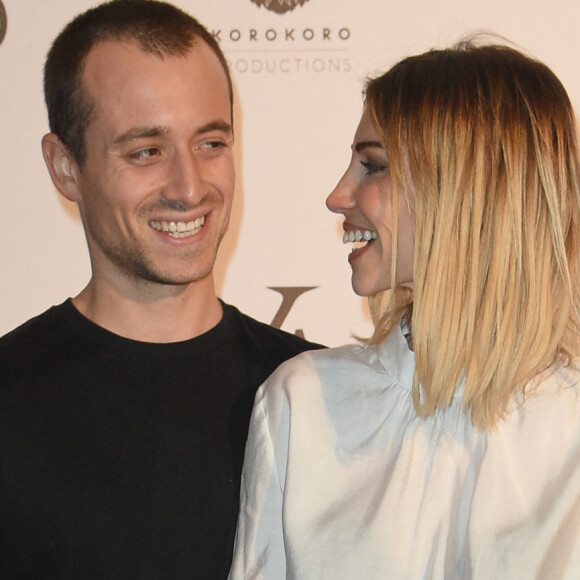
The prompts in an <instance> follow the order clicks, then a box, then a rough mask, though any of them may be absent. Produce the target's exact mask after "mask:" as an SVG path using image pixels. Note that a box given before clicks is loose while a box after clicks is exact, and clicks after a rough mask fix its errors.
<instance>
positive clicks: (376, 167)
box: [360, 161, 387, 175]
mask: <svg viewBox="0 0 580 580" xmlns="http://www.w3.org/2000/svg"><path fill="white" fill-rule="evenodd" d="M360 163H361V165H362V166H363V167H364V168H365V175H371V174H373V173H378V172H379V171H385V169H387V165H386V164H385V163H379V162H378V161H361V162H360Z"/></svg>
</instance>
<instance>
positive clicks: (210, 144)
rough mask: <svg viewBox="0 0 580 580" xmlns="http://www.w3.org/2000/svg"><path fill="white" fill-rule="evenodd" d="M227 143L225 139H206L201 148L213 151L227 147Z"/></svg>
mask: <svg viewBox="0 0 580 580" xmlns="http://www.w3.org/2000/svg"><path fill="white" fill-rule="evenodd" d="M225 146H226V144H225V143H224V142H223V141H218V140H216V141H205V142H204V143H202V144H201V145H200V146H199V148H200V149H205V150H209V151H213V150H216V149H220V148H222V147H225Z"/></svg>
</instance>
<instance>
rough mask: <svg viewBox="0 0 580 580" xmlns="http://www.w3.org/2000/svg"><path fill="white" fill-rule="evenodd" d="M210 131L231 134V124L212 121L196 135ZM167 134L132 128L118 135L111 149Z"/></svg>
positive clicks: (158, 129)
mask: <svg viewBox="0 0 580 580" xmlns="http://www.w3.org/2000/svg"><path fill="white" fill-rule="evenodd" d="M212 131H221V132H223V133H228V134H230V133H232V132H233V130H232V125H231V123H226V122H225V121H212V122H210V123H208V124H207V125H204V126H203V127H200V128H199V129H198V131H197V132H198V134H200V135H203V134H205V133H211V132H212ZM168 133H169V129H168V128H167V127H162V126H159V127H133V128H132V129H129V130H128V131H126V132H125V133H122V134H121V135H119V136H118V137H117V138H116V139H115V140H114V141H113V147H120V146H121V145H124V144H126V143H130V142H131V141H137V140H138V139H150V138H152V137H163V136H165V135H167V134H168Z"/></svg>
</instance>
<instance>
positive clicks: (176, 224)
mask: <svg viewBox="0 0 580 580" xmlns="http://www.w3.org/2000/svg"><path fill="white" fill-rule="evenodd" d="M204 223H205V216H201V217H198V218H197V219H195V220H192V221H190V222H181V221H169V222H166V221H160V222H158V221H153V220H151V221H150V222H149V225H150V226H151V227H152V228H153V229H154V230H157V231H158V232H163V233H164V234H169V235H170V236H172V237H174V238H187V237H189V236H193V235H195V234H197V233H198V232H199V231H201V228H202V227H203V224H204Z"/></svg>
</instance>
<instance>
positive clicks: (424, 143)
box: [366, 42, 580, 429]
mask: <svg viewBox="0 0 580 580" xmlns="http://www.w3.org/2000/svg"><path fill="white" fill-rule="evenodd" d="M366 102H367V106H368V107H369V109H370V111H371V114H372V115H373V117H374V121H375V124H376V126H377V129H378V131H379V135H381V138H382V140H383V144H384V147H385V151H386V152H387V156H388V158H389V162H390V165H391V172H392V176H391V178H392V183H396V184H397V186H398V187H396V188H394V191H393V198H394V199H395V201H394V204H396V203H401V200H399V201H398V202H397V201H396V198H397V196H398V197H401V195H404V193H403V192H406V191H409V190H410V188H411V187H412V190H413V192H414V193H413V195H412V196H408V199H407V203H409V204H410V206H411V209H412V211H413V213H414V218H415V258H414V280H413V284H414V289H413V291H412V292H410V291H409V290H407V289H403V288H394V289H393V290H392V291H391V295H390V297H389V300H388V301H387V304H386V306H384V307H382V308H380V309H379V307H378V306H377V305H378V304H379V303H380V299H379V297H374V298H373V299H372V300H371V310H372V311H373V312H374V315H375V318H376V324H375V333H374V335H373V337H372V338H371V340H370V342H375V343H376V342H379V341H380V340H382V339H384V337H385V336H386V335H387V334H388V333H389V332H391V330H392V329H393V327H394V326H395V325H396V324H398V323H399V321H400V318H401V315H402V314H403V313H404V312H407V315H408V316H407V317H408V318H409V324H410V328H411V336H412V341H413V349H414V351H415V356H416V370H415V377H414V383H413V397H414V403H415V407H416V409H417V411H418V413H419V414H420V415H421V416H428V415H432V414H433V413H434V412H435V410H436V409H438V408H444V407H446V406H447V405H449V403H450V402H451V400H452V397H453V396H454V394H455V393H456V392H457V391H458V389H461V394H462V395H461V396H462V400H463V405H464V408H465V409H466V411H469V412H470V413H471V418H472V422H473V424H474V425H476V426H477V427H480V428H482V429H491V428H493V427H494V426H495V425H496V424H497V422H498V421H499V420H500V419H501V418H502V417H503V416H504V415H505V413H506V411H507V410H508V407H509V405H510V402H512V401H514V400H520V401H521V400H523V398H524V396H525V395H526V394H529V393H531V392H532V391H533V387H534V384H535V381H534V379H538V378H540V377H541V376H543V373H545V372H546V371H553V370H555V369H556V368H558V367H561V366H564V365H567V364H569V363H570V362H571V361H572V359H573V358H574V357H576V356H578V355H579V354H580V353H579V350H580V349H579V342H578V336H579V326H580V324H579V322H580V304H579V295H580V293H579V287H578V286H579V285H578V276H579V272H580V268H579V260H580V243H579V231H580V188H579V183H580V169H579V161H578V144H577V139H576V126H575V119H574V113H573V110H572V106H571V104H570V100H569V98H568V95H567V94H566V91H565V89H564V87H563V86H562V84H561V83H560V82H559V80H558V79H557V78H556V76H555V75H554V74H553V73H552V72H551V71H550V69H549V68H548V67H546V66H545V65H544V64H542V63H540V62H538V61H536V60H534V59H532V58H530V57H528V56H525V55H523V54H522V53H520V52H518V51H516V50H514V49H513V48H509V47H507V46H500V45H487V46H475V45H474V44H473V43H471V42H465V43H462V44H460V45H457V46H455V47H454V48H452V49H448V50H437V51H430V52H428V53H425V54H422V55H419V56H415V57H410V58H407V59H405V60H403V61H402V62H400V63H399V64H397V65H395V66H394V67H393V68H392V69H391V70H389V71H388V72H387V73H385V74H384V75H383V76H381V77H379V78H377V79H374V80H372V81H370V82H369V84H368V86H367V90H366ZM403 160H405V165H408V166H407V167H406V168H405V167H404V164H403ZM407 160H408V161H407ZM411 184H412V185H411ZM397 191H399V192H400V193H399V194H397ZM395 208H396V206H395V207H394V208H393V214H394V215H396V211H395ZM395 229H396V224H395ZM396 235H397V234H396V232H395V233H394V238H396ZM394 245H395V244H394ZM393 253H394V256H395V257H394V258H393V264H395V265H396V245H395V247H394V248H393ZM391 278H392V280H393V281H394V280H395V275H394V273H393V272H392V273H391ZM411 309H412V310H411ZM518 395H521V396H518Z"/></svg>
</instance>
